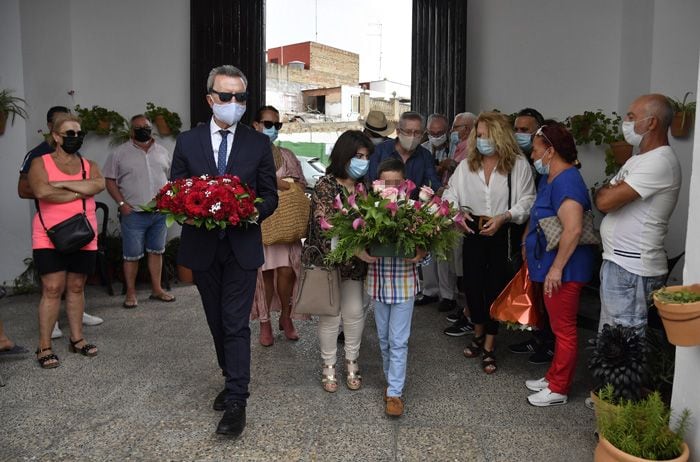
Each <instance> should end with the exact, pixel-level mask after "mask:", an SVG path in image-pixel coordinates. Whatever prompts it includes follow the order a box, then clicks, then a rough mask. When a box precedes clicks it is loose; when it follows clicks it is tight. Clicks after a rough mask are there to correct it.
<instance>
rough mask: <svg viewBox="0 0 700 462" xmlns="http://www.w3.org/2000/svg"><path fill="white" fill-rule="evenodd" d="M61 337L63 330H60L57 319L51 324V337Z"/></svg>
mask: <svg viewBox="0 0 700 462" xmlns="http://www.w3.org/2000/svg"><path fill="white" fill-rule="evenodd" d="M61 337H63V332H61V329H59V328H58V321H56V324H54V326H53V330H52V331H51V339H52V340H53V339H57V338H61Z"/></svg>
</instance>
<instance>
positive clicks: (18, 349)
mask: <svg viewBox="0 0 700 462" xmlns="http://www.w3.org/2000/svg"><path fill="white" fill-rule="evenodd" d="M26 353H29V350H27V349H26V348H24V347H23V346H21V345H17V344H16V343H15V346H13V347H12V348H6V349H3V350H0V355H23V354H26Z"/></svg>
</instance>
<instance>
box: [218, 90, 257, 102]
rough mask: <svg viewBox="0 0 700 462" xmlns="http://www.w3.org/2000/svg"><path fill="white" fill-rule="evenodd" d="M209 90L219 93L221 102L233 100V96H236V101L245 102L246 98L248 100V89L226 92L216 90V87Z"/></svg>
mask: <svg viewBox="0 0 700 462" xmlns="http://www.w3.org/2000/svg"><path fill="white" fill-rule="evenodd" d="M209 92H210V93H215V94H217V95H219V99H220V100H221V102H223V103H228V102H229V101H231V100H232V99H233V98H236V101H237V102H239V103H243V102H245V101H246V100H248V92H247V91H242V92H239V93H226V92H223V91H216V90H214V89H213V88H212V89H211V90H209Z"/></svg>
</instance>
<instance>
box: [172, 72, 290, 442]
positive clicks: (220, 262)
mask: <svg viewBox="0 0 700 462" xmlns="http://www.w3.org/2000/svg"><path fill="white" fill-rule="evenodd" d="M247 85H248V83H247V80H246V78H245V75H243V73H242V72H241V71H240V70H239V69H237V68H236V67H234V66H230V65H225V66H219V67H215V68H214V69H212V70H211V72H210V73H209V78H208V79H207V95H206V99H207V103H209V106H210V107H211V108H212V112H213V116H212V118H211V120H210V121H209V123H208V124H206V125H205V124H202V125H198V126H197V127H195V128H193V129H191V130H189V131H186V132H183V133H182V134H180V136H178V138H177V142H176V144H175V151H174V153H173V161H172V167H171V169H170V179H171V180H174V179H178V178H189V177H193V176H201V175H209V176H222V175H236V176H238V177H239V178H240V179H241V182H243V183H246V184H247V185H248V186H249V187H251V188H252V189H253V190H254V191H255V195H256V197H258V198H260V199H262V202H261V203H259V204H256V209H257V211H258V223H261V222H262V221H263V220H264V219H265V218H267V217H269V216H270V215H272V213H273V212H274V211H275V208H277V178H276V176H275V162H274V159H273V157H272V151H271V150H270V138H269V137H268V136H267V135H264V134H262V133H258V132H257V131H255V130H253V129H252V128H250V127H248V126H246V125H243V124H242V123H239V122H240V120H241V117H242V116H243V114H244V113H245V111H246V101H247V99H248V92H247V91H246V88H247ZM263 260H264V258H263V247H262V237H261V234H260V227H259V226H229V227H227V228H226V229H225V230H220V229H212V230H208V229H206V228H204V227H200V228H198V227H196V226H193V225H190V224H184V225H183V226H182V235H181V240H180V249H179V253H178V263H179V264H181V265H184V266H186V267H188V268H190V269H192V273H193V275H194V283H195V284H196V285H197V290H198V291H199V295H200V296H201V298H202V305H203V306H204V313H205V315H206V318H207V323H208V324H209V330H210V331H211V334H212V337H213V339H214V347H215V349H216V356H217V359H218V362H219V367H220V368H221V371H222V373H223V375H224V377H225V378H226V383H225V388H224V389H223V390H222V391H221V392H220V393H219V394H218V395H217V397H216V398H215V399H214V405H213V408H214V410H216V411H225V412H224V415H223V417H222V418H221V421H220V422H219V425H218V427H217V428H216V432H217V433H220V434H223V435H227V436H232V437H238V436H239V435H240V434H241V433H242V432H243V429H244V428H245V424H246V402H247V400H248V396H249V393H248V384H249V383H250V326H249V318H250V310H251V308H252V305H253V296H254V295H255V283H256V280H257V274H258V268H259V267H260V266H261V265H262V264H263Z"/></svg>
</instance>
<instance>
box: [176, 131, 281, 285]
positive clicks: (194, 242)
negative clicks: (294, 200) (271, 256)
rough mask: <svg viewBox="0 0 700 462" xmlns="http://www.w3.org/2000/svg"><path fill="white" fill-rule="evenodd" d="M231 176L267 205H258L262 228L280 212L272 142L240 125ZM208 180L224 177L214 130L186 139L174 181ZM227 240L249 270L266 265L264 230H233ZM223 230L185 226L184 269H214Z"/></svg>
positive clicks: (187, 135)
mask: <svg viewBox="0 0 700 462" xmlns="http://www.w3.org/2000/svg"><path fill="white" fill-rule="evenodd" d="M226 173H228V174H231V175H236V176H238V177H239V178H240V179H241V181H242V182H244V183H246V184H247V185H248V186H250V187H251V188H252V189H253V190H254V191H255V193H256V195H257V197H259V198H261V199H263V200H264V202H262V203H260V204H258V205H257V208H258V212H259V213H260V217H259V218H258V223H261V222H262V220H264V219H265V218H267V217H269V216H270V215H272V212H274V211H275V209H276V208H277V178H276V176H275V162H274V160H273V158H272V150H271V149H270V138H268V137H267V135H263V134H262V133H258V132H256V131H255V130H253V129H252V128H250V127H248V126H246V125H243V124H242V123H238V126H237V127H236V133H235V134H234V136H233V142H232V145H231V154H230V155H229V158H228V163H227V164H226ZM204 174H208V175H210V176H216V175H218V171H217V169H216V162H215V161H214V153H213V147H212V144H211V134H210V133H209V124H208V123H207V124H202V125H199V126H197V127H195V128H193V129H191V130H189V131H186V132H183V133H181V134H180V135H179V136H178V137H177V141H176V143H175V152H174V153H173V162H172V166H171V168H170V179H171V180H172V179H176V178H187V177H192V176H200V175H204ZM225 232H226V238H227V239H228V242H229V243H230V245H231V250H232V251H233V254H234V255H235V256H236V259H237V260H238V263H239V264H240V265H241V267H242V268H244V269H247V270H252V269H257V268H258V267H259V266H261V265H262V264H263V262H264V256H263V247H262V236H261V234H260V226H258V225H247V227H246V226H237V227H229V228H227V229H226V231H225ZM219 233H220V232H219V230H218V229H215V230H211V231H207V230H206V228H196V227H194V226H190V225H183V226H182V234H181V241H180V250H179V253H178V263H180V264H182V265H184V266H187V267H188V268H191V269H193V270H195V271H203V270H206V269H208V268H209V267H210V266H211V264H212V262H213V261H214V257H215V252H216V247H217V244H218V240H219Z"/></svg>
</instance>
